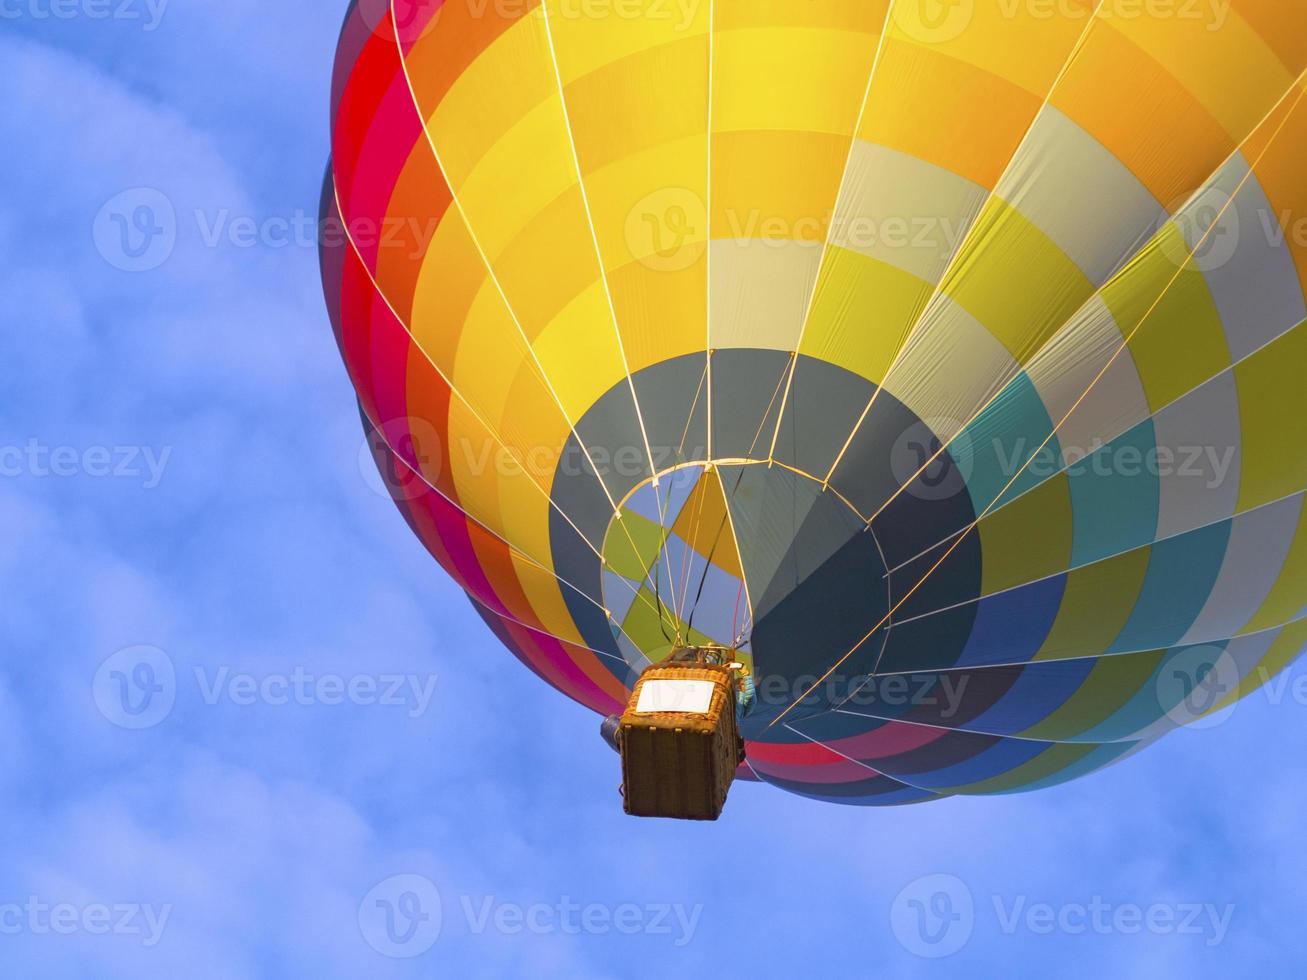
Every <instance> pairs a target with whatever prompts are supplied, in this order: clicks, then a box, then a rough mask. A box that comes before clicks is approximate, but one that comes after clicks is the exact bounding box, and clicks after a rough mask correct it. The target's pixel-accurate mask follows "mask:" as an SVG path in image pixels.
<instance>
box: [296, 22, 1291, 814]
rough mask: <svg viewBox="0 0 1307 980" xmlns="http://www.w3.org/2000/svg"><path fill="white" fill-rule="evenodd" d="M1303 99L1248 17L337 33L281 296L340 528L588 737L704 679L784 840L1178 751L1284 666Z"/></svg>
mask: <svg viewBox="0 0 1307 980" xmlns="http://www.w3.org/2000/svg"><path fill="white" fill-rule="evenodd" d="M1305 67H1307V5H1303V4H1301V3H1287V2H1284V0H1231V2H1230V3H1229V4H1207V3H1203V4H1197V3H1194V4H1170V5H1164V4H1157V5H1151V6H1150V5H1141V4H1137V3H1133V2H1132V3H1117V2H1113V0H1105V2H1103V3H1093V2H1090V0H1065V2H1062V3H1056V4H1044V3H1022V2H1013V3H997V2H989V0H975V2H971V0H960V2H956V3H952V4H922V3H919V2H918V0H893V2H892V3H889V2H887V0H858V2H853V0H803V2H796V0H543V2H542V0H456V2H444V3H441V2H431V0H426V2H418V0H395V3H394V5H393V9H392V7H391V5H390V4H388V3H387V2H386V0H377V2H358V3H356V4H355V5H354V6H353V7H352V8H351V10H350V12H349V15H348V17H347V19H346V23H345V26H344V30H343V32H342V34H341V38H340V48H339V53H338V60H337V65H336V76H335V83H334V91H333V122H334V129H333V156H332V164H331V170H330V173H329V177H328V181H327V185H326V189H325V194H324V203H323V209H324V215H325V217H326V218H327V219H328V220H327V225H326V227H325V230H324V244H323V250H322V262H323V275H324V280H325V283H326V291H327V295H328V299H329V305H330V308H331V313H332V317H333V321H334V324H335V329H336V333H337V336H338V339H339V343H340V347H341V350H342V352H343V355H344V359H345V362H346V364H347V365H348V368H349V371H350V375H351V377H352V379H353V382H354V385H355V387H356V389H357V392H358V398H359V402H360V405H361V408H362V414H363V420H364V427H365V429H366V432H367V438H368V441H369V445H370V447H371V449H372V451H373V453H374V454H375V456H376V459H377V461H378V463H379V464H380V469H381V472H382V474H383V476H384V478H385V482H386V485H387V487H388V489H389V491H390V493H391V495H392V496H393V497H394V499H395V500H396V501H397V502H398V504H399V506H400V508H401V510H402V511H403V514H404V516H405V518H406V519H407V520H408V522H409V524H410V525H411V526H412V528H413V531H414V532H415V533H416V534H417V535H418V536H419V537H420V538H421V540H422V542H423V543H424V544H425V545H426V547H427V548H428V549H429V550H430V551H431V553H432V554H433V555H434V556H435V558H436V559H437V560H438V561H439V563H440V564H441V565H442V566H443V567H444V569H445V571H446V572H447V573H448V574H449V575H450V576H451V577H452V578H453V579H454V580H455V581H456V582H457V583H458V584H459V585H460V586H461V587H462V588H463V589H465V590H466V592H467V594H468V595H469V596H470V597H471V599H472V601H473V603H474V604H475V606H476V608H477V610H478V611H479V612H480V614H481V616H482V617H483V618H484V619H485V621H486V623H487V624H488V625H489V627H490V629H491V630H492V631H493V632H494V633H495V634H496V635H497V636H498V637H499V639H500V640H501V641H502V642H503V644H504V645H505V646H507V647H508V648H509V649H510V650H512V651H513V653H514V654H516V655H517V657H518V658H519V659H520V660H521V661H522V662H523V663H524V664H525V665H526V666H528V667H529V668H530V669H531V670H533V671H534V672H535V673H536V674H538V675H539V676H540V677H541V678H542V679H543V680H544V681H545V682H546V683H548V684H549V685H551V686H553V687H555V688H557V689H558V690H560V691H562V692H563V693H564V694H566V695H568V696H569V697H572V698H574V699H576V700H577V701H579V702H581V703H582V704H584V705H587V706H588V707H590V708H592V709H594V710H595V711H596V712H599V713H601V714H607V713H609V712H614V711H617V710H619V709H620V707H621V706H622V704H623V703H624V702H625V700H626V698H627V693H628V691H629V690H630V688H631V686H632V683H633V682H634V680H635V678H636V677H637V676H638V674H639V672H640V671H641V670H642V669H643V668H645V667H646V666H648V665H649V664H650V663H651V662H652V661H655V660H657V659H658V658H660V657H661V656H663V655H664V654H665V653H666V652H667V651H668V650H669V648H670V647H671V645H672V644H673V643H674V642H677V641H682V642H684V641H689V642H707V641H713V642H716V643H724V644H733V645H737V646H738V647H739V649H740V656H741V659H743V660H744V661H746V662H747V663H748V664H750V665H751V667H752V670H753V674H754V678H755V682H756V686H757V690H758V697H757V701H756V704H755V706H754V708H753V710H752V711H751V713H750V714H749V715H748V716H747V717H746V718H745V720H744V724H743V731H744V734H745V736H746V738H747V749H748V762H747V763H746V766H745V767H744V770H743V771H742V773H741V775H743V776H745V777H747V778H755V779H760V780H763V781H765V782H768V783H772V784H774V785H776V786H779V787H781V788H783V789H786V790H790V791H792V792H795V793H800V794H803V795H807V796H812V797H816V798H820V799H825V800H834V801H839V802H844V803H855V804H894V803H909V802H917V801H923V800H930V799H935V798H937V797H941V796H946V795H950V794H982V793H1003V792H1009V791H1014V790H1025V789H1034V788H1038V787H1043V786H1048V785H1051V784H1054V783H1058V782H1060V781H1063V780H1067V779H1070V778H1072V777H1075V776H1079V775H1082V774H1085V773H1088V772H1090V771H1091V770H1094V769H1097V768H1099V767H1102V766H1104V765H1106V764H1108V763H1110V762H1112V761H1114V760H1117V759H1120V758H1121V757H1122V756H1124V755H1127V754H1129V753H1130V752H1132V751H1133V750H1135V749H1137V748H1139V747H1141V746H1144V745H1146V744H1148V743H1150V742H1152V741H1154V740H1155V739H1156V738H1158V737H1159V736H1160V735H1162V734H1164V733H1165V732H1167V731H1169V730H1171V729H1173V728H1175V727H1176V726H1177V725H1180V724H1185V723H1189V722H1195V721H1199V720H1201V719H1209V718H1212V717H1221V715H1220V712H1221V711H1223V710H1225V709H1227V708H1228V706H1229V705H1231V704H1233V703H1234V702H1235V701H1236V700H1237V699H1238V698H1240V697H1241V696H1243V695H1246V694H1248V693H1250V692H1251V691H1253V690H1255V689H1256V688H1258V687H1259V686H1260V685H1261V684H1263V683H1264V682H1265V681H1267V680H1269V679H1270V678H1271V677H1273V676H1274V675H1275V674H1276V673H1277V672H1278V671H1280V670H1281V669H1283V668H1284V667H1285V666H1286V665H1287V664H1289V663H1290V661H1291V660H1292V659H1293V658H1294V657H1295V656H1296V655H1297V654H1298V653H1299V651H1300V650H1301V649H1302V648H1303V646H1304V645H1305V644H1307V620H1305V619H1304V613H1305V612H1307V513H1305V512H1304V507H1303V494H1304V490H1305V489H1307V450H1305V449H1304V444H1305V443H1307V384H1304V378H1303V374H1304V369H1305V368H1307V322H1305V321H1307V305H1305V303H1304V283H1305V282H1307V168H1305V167H1304V164H1303V161H1304V159H1307V104H1304V98H1303V97H1304V91H1305V89H1304V78H1303V71H1304V68H1305ZM1214 712H1216V714H1213V713H1214ZM1199 723H1201V721H1199ZM595 744H596V747H597V748H596V750H597V751H598V750H600V749H599V748H598V740H597V739H596V740H595Z"/></svg>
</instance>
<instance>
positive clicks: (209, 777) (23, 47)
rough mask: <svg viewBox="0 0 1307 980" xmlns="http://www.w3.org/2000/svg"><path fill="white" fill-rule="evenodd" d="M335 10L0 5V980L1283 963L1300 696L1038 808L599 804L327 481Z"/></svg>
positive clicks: (351, 414) (777, 799)
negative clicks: (675, 814)
mask: <svg viewBox="0 0 1307 980" xmlns="http://www.w3.org/2000/svg"><path fill="white" fill-rule="evenodd" d="M106 14H108V15H109V16H106ZM342 14H343V4H335V3H324V2H322V0H318V2H315V3H310V2H308V0H277V2H275V3H271V4H265V3H256V2H254V0H225V2H223V3H217V2H214V0H209V2H206V3H200V2H198V0H172V2H170V3H168V2H163V0H153V3H152V4H150V3H147V2H146V0H112V2H106V0H3V2H2V3H0V72H2V73H3V77H4V80H5V90H6V92H7V93H8V94H9V97H8V98H7V99H6V100H5V103H4V107H3V108H2V109H0V146H3V147H4V148H5V150H6V153H5V157H6V159H5V162H4V164H3V168H4V172H3V179H0V257H2V261H0V283H3V287H2V290H0V295H2V296H3V303H0V379H2V383H3V386H4V391H5V397H4V399H3V402H0V418H2V419H3V427H2V428H0V471H2V475H0V527H3V529H4V533H5V537H6V545H7V546H6V547H5V548H4V549H3V550H2V551H0V595H2V596H3V603H4V614H3V616H2V617H0V651H2V652H3V661H2V662H0V663H2V666H0V826H3V827H4V829H5V833H4V834H3V835H2V836H0V973H2V974H3V975H4V976H13V977H54V978H83V977H88V978H90V977H94V978H117V977H124V978H125V977H132V978H141V977H179V976H185V977H188V978H193V980H207V978H255V977H260V978H261V977H314V978H335V977H343V978H358V977H369V978H373V977H376V978H390V977H396V978H407V977H433V976H516V975H533V976H560V977H577V978H580V977H610V976H624V975H639V976H650V977H659V976H671V975H677V976H694V975H703V974H707V973H720V972H722V971H724V970H727V969H729V970H730V972H731V973H735V972H744V971H746V970H747V971H751V972H755V973H761V974H763V975H794V974H797V973H799V972H804V973H807V972H812V971H818V970H821V971H838V972H839V973H840V974H851V975H864V976H866V975H875V976H892V977H918V976H932V977H933V976H980V977H994V976H1004V977H1044V976H1049V975H1058V976H1085V977H1100V976H1104V975H1110V976H1114V977H1149V978H1153V977H1166V976H1181V975H1183V976H1186V977H1217V976H1221V977H1239V976H1279V975H1288V974H1290V972H1296V971H1294V970H1293V968H1294V967H1299V968H1300V965H1301V963H1302V962H1303V961H1304V959H1305V958H1307V934H1304V932H1303V930H1302V929H1301V928H1300V922H1301V920H1302V917H1303V915H1304V913H1307V885H1305V884H1304V877H1305V876H1304V872H1305V871H1307V859H1305V857H1304V853H1303V848H1302V847H1301V846H1300V839H1301V832H1300V828H1301V826H1302V817H1301V814H1302V810H1303V805H1304V802H1305V800H1304V796H1305V795H1307V794H1305V791H1304V787H1303V783H1302V778H1301V775H1300V773H1301V765H1302V762H1301V760H1302V758H1303V754H1304V751H1305V750H1307V734H1305V733H1307V724H1305V722H1307V703H1304V702H1307V681H1304V682H1301V683H1297V682H1299V679H1300V677H1301V668H1299V667H1294V668H1292V669H1291V670H1290V672H1289V674H1288V676H1287V678H1282V679H1281V681H1279V682H1277V683H1276V684H1275V685H1273V686H1272V688H1271V690H1270V691H1269V692H1266V693H1262V694H1259V695H1256V696H1254V697H1253V698H1251V699H1249V700H1248V701H1246V702H1244V703H1242V704H1241V705H1239V706H1238V707H1237V709H1236V710H1235V711H1234V712H1233V713H1232V714H1230V715H1229V716H1228V717H1224V718H1222V719H1221V722H1220V723H1219V724H1217V725H1213V726H1209V727H1207V728H1204V729H1202V730H1195V731H1182V732H1179V733H1177V734H1175V735H1173V736H1171V737H1170V738H1168V739H1167V740H1165V741H1164V742H1163V743H1161V744H1159V745H1157V746H1154V747H1153V748H1151V749H1150V750H1149V751H1147V752H1145V753H1143V754H1141V755H1138V756H1135V757H1133V758H1130V759H1128V760H1126V761H1125V762H1123V763H1121V764H1120V765H1117V766H1115V767H1113V768H1111V769H1109V770H1107V771H1106V772H1104V773H1101V774H1098V775H1096V776H1092V777H1089V778H1087V779H1084V780H1081V781H1079V782H1076V783H1073V784H1071V785H1068V786H1064V787H1061V788H1057V789H1054V790H1049V791H1045V792H1043V793H1038V794H1033V795H1027V796H1012V797H999V798H992V799H960V800H958V799H955V800H947V801H943V802H939V803H932V804H928V805H925V806H921V807H909V808H900V809H884V810H876V809H865V810H864V809H857V808H840V807H834V806H828V805H823V804H818V803H813V802H809V801H805V800H803V799H800V798H797V797H792V796H787V795H784V794H782V793H779V792H777V791H775V790H771V789H768V788H765V787H760V786H755V785H747V784H739V785H737V787H736V788H735V789H734V791H733V793H732V797H731V800H730V803H729V806H728V809H727V812H726V814H725V816H724V818H723V819H722V820H721V821H719V822H718V823H716V824H713V825H697V824H686V825H683V824H677V823H665V822H651V821H635V820H632V819H630V818H627V817H625V816H623V815H622V813H621V808H620V803H619V800H618V797H617V793H616V785H617V782H618V780H619V776H618V771H617V760H616V757H615V756H613V755H612V754H611V753H610V752H609V751H608V750H607V749H606V748H605V747H604V746H603V745H602V743H601V742H600V740H599V738H598V736H597V733H596V729H597V719H595V718H594V717H592V716H590V715H589V714H588V713H587V712H585V711H584V710H582V709H580V708H578V707H576V706H575V705H572V704H571V703H569V702H567V701H566V700H565V699H564V698H562V697H561V696H558V695H556V694H554V693H552V692H551V691H549V690H548V689H546V688H545V687H544V686H543V685H542V684H541V683H540V682H539V681H538V680H536V678H535V677H533V676H532V675H531V674H530V673H529V672H528V671H526V670H525V669H523V668H521V667H520V666H519V665H518V664H517V663H516V661H514V660H513V659H512V658H511V657H510V656H509V655H508V654H507V653H506V652H505V651H503V650H502V649H500V648H499V647H498V645H497V644H496V642H495V641H494V639H493V638H492V637H491V636H490V634H489V632H488V631H487V630H486V629H485V628H484V626H483V625H482V624H481V623H480V621H479V620H478V619H477V617H476V616H475V614H474V613H473V611H472V609H471V608H470V606H469V605H468V604H467V602H466V600H464V599H463V598H462V597H461V595H460V594H459V593H458V592H457V590H456V589H455V588H454V587H453V586H452V585H451V584H450V583H449V582H448V581H446V580H445V579H444V578H443V576H442V575H441V573H440V571H439V569H438V568H437V567H436V565H435V563H434V562H433V561H431V560H430V558H429V557H428V556H427V555H426V554H425V552H423V551H422V549H421V548H420V546H419V545H418V544H417V542H416V541H415V540H414V539H413V538H412V537H411V536H410V534H409V532H408V530H407V528H406V527H405V526H404V523H403V521H402V519H401V518H400V516H399V515H398V513H397V512H396V511H395V509H394V508H393V507H392V506H391V505H390V503H388V502H387V501H386V500H384V499H382V497H380V496H379V495H378V493H377V492H376V487H377V484H376V482H375V479H373V478H372V476H371V474H370V473H369V470H368V465H370V464H368V465H361V462H360V452H361V450H362V437H361V433H360V429H359V424H358V415H357V410H356V408H355V406H354V401H353V398H352V393H351V390H350V386H349V382H348V380H347V378H346V375H345V371H344V369H343V367H342V366H341V364H340V361H339V357H338V355H337V352H336V348H335V345H334V342H333V339H332V336H331V330H330V326H329V324H328V321H327V317H326V313H325V310H324V306H323V302H322V298H321V292H320V287H319V283H318V272H317V259H316V252H315V250H314V247H313V242H312V236H311V234H308V235H305V234H304V233H303V232H302V231H297V226H298V227H299V228H302V227H303V225H304V222H306V221H311V220H312V219H313V217H314V216H315V212H316V206H317V200H318V190H319V186H320V182H321V178H322V172H323V167H324V164H325V161H326V153H327V101H328V79H329V72H330V66H331V61H332V55H333V50H334V44H335V37H336V32H337V29H338V26H339V22H340V18H341V15H342ZM133 15H135V16H133ZM160 196H161V197H162V200H163V201H165V202H166V205H167V207H168V208H169V209H171V215H172V220H171V221H165V222H164V223H163V225H161V227H162V228H163V232H164V237H163V238H161V239H157V241H159V242H161V243H162V244H160V245H158V246H157V248H158V251H157V252H155V253H150V252H148V251H147V253H146V254H143V255H140V256H133V255H130V254H128V253H127V252H125V251H123V249H122V247H121V241H122V239H121V238H120V237H119V238H115V236H116V235H120V233H121V231H122V229H121V228H120V227H119V226H118V225H117V224H115V219H114V217H113V216H114V215H119V216H123V217H125V218H126V219H128V220H129V221H130V220H132V219H133V218H134V217H135V216H136V214H137V208H138V207H139V206H140V204H142V203H149V202H155V203H156V204H157V202H158V201H159V200H160ZM155 213H156V214H159V213H160V211H159V209H158V208H157V207H156V210H155ZM165 217H167V216H166V215H165ZM129 230H130V229H129ZM174 232H175V239H174V237H173V233H174ZM116 243H117V244H116ZM142 266H155V267H153V268H149V269H141V267H142ZM124 678H127V679H130V680H131V681H132V682H134V683H138V684H143V685H145V686H147V687H151V688H157V689H158V690H159V691H160V692H162V693H161V694H160V697H159V699H156V700H152V701H151V702H149V703H148V704H147V703H146V702H144V701H138V702H132V701H131V699H128V701H127V702H123V701H122V700H121V698H119V697H118V696H117V695H118V693H119V692H120V690H123V689H125V688H122V687H121V686H120V685H122V684H123V683H124ZM1285 681H1287V684H1285V683H1284V682H1285ZM1295 683H1297V686H1296V687H1295ZM397 685H398V686H397ZM142 689H144V688H142ZM143 707H144V710H142V708H143ZM134 712H139V713H134ZM941 954H948V955H941Z"/></svg>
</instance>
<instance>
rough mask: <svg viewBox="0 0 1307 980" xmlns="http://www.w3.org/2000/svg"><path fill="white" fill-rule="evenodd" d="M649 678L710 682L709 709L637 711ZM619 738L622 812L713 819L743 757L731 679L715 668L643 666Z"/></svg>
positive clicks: (652, 815)
mask: <svg viewBox="0 0 1307 980" xmlns="http://www.w3.org/2000/svg"><path fill="white" fill-rule="evenodd" d="M650 681H706V682H708V683H710V684H712V692H711V696H710V699H709V703H708V710H707V711H698V710H655V711H638V710H637V707H638V706H639V704H640V698H641V694H642V693H643V692H644V689H645V685H646V684H647V683H648V682H650ZM646 707H648V705H646ZM618 740H619V744H620V746H621V752H622V795H623V798H624V807H625V809H626V812H627V813H629V814H632V815H633V816H639V817H675V818H679V819H682V820H716V819H717V817H718V816H720V815H721V812H722V807H723V806H724V805H725V803H726V794H727V792H728V791H729V790H730V787H731V781H732V780H733V779H734V778H735V770H736V768H737V767H738V766H739V764H740V762H741V761H742V760H743V757H744V743H743V742H742V741H741V740H740V736H739V732H738V730H737V727H736V722H735V675H734V674H733V672H732V671H731V670H729V669H728V668H726V667H717V666H702V665H683V664H667V663H664V664H660V665H657V666H654V667H650V668H648V669H647V670H646V671H645V672H644V673H643V674H642V675H641V676H640V679H639V681H637V682H636V685H635V690H634V691H632V692H631V700H630V702H629V703H628V704H627V706H626V711H625V713H624V714H623V715H622V719H621V726H620V729H619V733H618Z"/></svg>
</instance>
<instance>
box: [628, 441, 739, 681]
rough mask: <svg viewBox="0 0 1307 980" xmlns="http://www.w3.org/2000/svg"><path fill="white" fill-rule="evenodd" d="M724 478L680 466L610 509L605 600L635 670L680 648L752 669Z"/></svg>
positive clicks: (704, 468) (705, 465) (705, 468)
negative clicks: (722, 651)
mask: <svg viewBox="0 0 1307 980" xmlns="http://www.w3.org/2000/svg"><path fill="white" fill-rule="evenodd" d="M729 482H730V481H729V479H727V480H726V482H725V483H723V474H722V471H721V470H720V469H719V468H718V467H716V466H715V465H713V464H712V463H709V462H707V461H703V460H700V461H696V462H688V463H681V464H679V465H676V466H672V467H668V468H665V469H662V470H660V471H658V472H657V473H655V474H654V475H653V476H651V477H649V478H647V479H645V480H644V481H642V482H641V483H639V484H638V485H637V486H636V487H634V488H633V489H632V490H631V491H630V492H629V493H628V494H627V495H626V497H625V498H624V499H623V500H622V501H621V502H620V503H619V504H618V506H617V509H616V512H615V513H614V514H613V517H612V519H611V521H610V522H609V525H608V529H607V531H606V533H605V535H604V544H603V559H604V575H603V597H604V603H605V607H606V608H607V609H608V610H609V612H610V614H611V615H612V617H613V619H614V622H615V623H617V624H618V626H619V629H618V630H616V631H615V632H616V633H617V638H618V642H619V645H620V646H621V647H622V650H623V654H624V656H625V657H626V659H627V662H628V663H630V664H631V666H632V668H633V669H636V670H643V669H644V668H645V667H648V666H649V665H650V664H652V663H657V662H659V661H661V660H662V659H663V658H664V657H666V656H667V655H668V654H669V653H670V652H671V651H672V650H673V649H675V648H677V647H681V646H686V645H691V646H719V647H725V648H728V649H731V650H735V651H737V652H738V654H739V657H740V659H741V660H742V662H745V663H750V664H751V662H752V653H751V650H750V639H751V634H752V631H753V601H752V597H751V595H750V592H749V584H748V581H747V580H746V576H745V573H744V570H743V564H742V558H741V554H740V546H739V542H738V539H737V537H736V527H735V523H734V520H733V518H732V514H731V507H730V504H729V499H730V496H731V487H730V485H729Z"/></svg>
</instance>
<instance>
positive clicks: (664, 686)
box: [635, 680, 716, 715]
mask: <svg viewBox="0 0 1307 980" xmlns="http://www.w3.org/2000/svg"><path fill="white" fill-rule="evenodd" d="M714 687H716V685H715V684H713V682H712V681H663V680H648V681H645V682H644V683H643V684H642V685H641V686H640V700H639V701H637V702H636V705H635V710H636V711H639V712H645V711H690V712H693V713H695V714H700V715H706V714H707V713H708V709H709V708H711V707H712V692H713V688H714Z"/></svg>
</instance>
